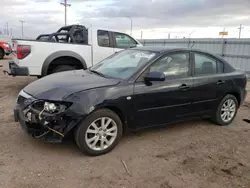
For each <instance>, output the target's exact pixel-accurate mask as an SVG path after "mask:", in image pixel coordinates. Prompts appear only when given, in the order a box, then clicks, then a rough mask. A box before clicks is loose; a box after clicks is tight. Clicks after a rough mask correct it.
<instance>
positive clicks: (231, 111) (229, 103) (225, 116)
mask: <svg viewBox="0 0 250 188" xmlns="http://www.w3.org/2000/svg"><path fill="white" fill-rule="evenodd" d="M235 113H236V104H235V102H234V100H233V99H227V100H226V101H225V102H224V103H223V105H222V107H221V119H222V120H223V121H224V122H229V121H231V120H232V119H233V117H234V115H235Z"/></svg>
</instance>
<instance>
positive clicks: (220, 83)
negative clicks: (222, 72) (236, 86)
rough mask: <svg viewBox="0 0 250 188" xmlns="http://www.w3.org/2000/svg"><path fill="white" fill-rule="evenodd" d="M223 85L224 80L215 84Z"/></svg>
mask: <svg viewBox="0 0 250 188" xmlns="http://www.w3.org/2000/svg"><path fill="white" fill-rule="evenodd" d="M224 83H225V81H224V80H219V81H218V82H217V85H222V84H224Z"/></svg>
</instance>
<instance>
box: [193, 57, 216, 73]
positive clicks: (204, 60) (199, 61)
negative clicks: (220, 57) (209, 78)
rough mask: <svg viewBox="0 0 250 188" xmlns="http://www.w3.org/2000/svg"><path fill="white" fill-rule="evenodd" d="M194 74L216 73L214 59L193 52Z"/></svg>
mask: <svg viewBox="0 0 250 188" xmlns="http://www.w3.org/2000/svg"><path fill="white" fill-rule="evenodd" d="M194 59H195V75H211V74H216V73H217V68H216V60H215V59H213V58H211V57H209V56H206V55H203V54H199V53H195V54H194Z"/></svg>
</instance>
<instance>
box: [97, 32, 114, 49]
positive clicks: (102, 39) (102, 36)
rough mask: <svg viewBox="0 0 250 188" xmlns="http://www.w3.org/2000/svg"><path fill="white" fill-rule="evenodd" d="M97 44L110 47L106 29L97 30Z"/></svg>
mask: <svg viewBox="0 0 250 188" xmlns="http://www.w3.org/2000/svg"><path fill="white" fill-rule="evenodd" d="M97 41H98V45H99V46H102V47H111V45H110V44H111V43H110V37H109V32H108V31H103V30H98V31H97Z"/></svg>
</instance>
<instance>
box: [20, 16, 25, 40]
mask: <svg viewBox="0 0 250 188" xmlns="http://www.w3.org/2000/svg"><path fill="white" fill-rule="evenodd" d="M19 22H21V24H22V38H23V23H24V22H25V21H23V20H19Z"/></svg>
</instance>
